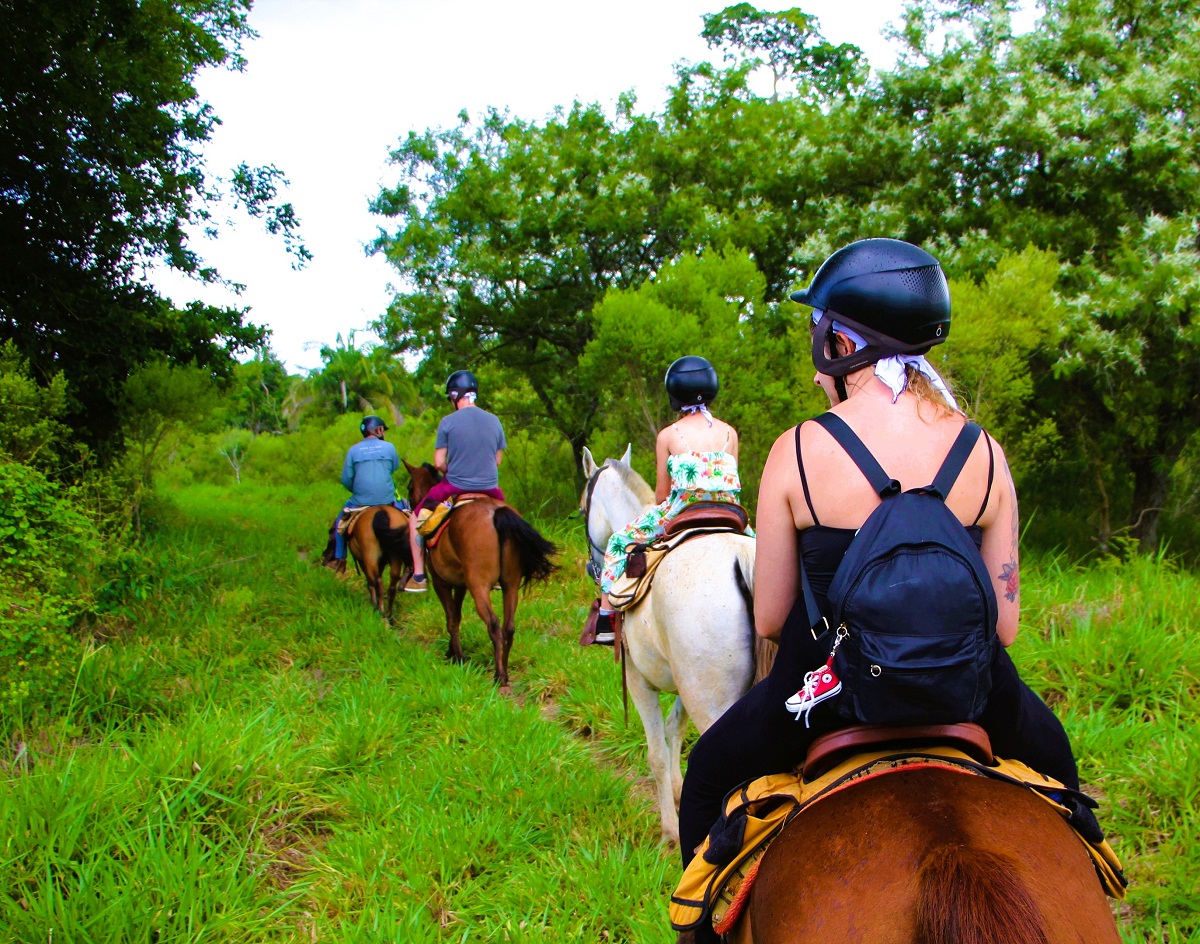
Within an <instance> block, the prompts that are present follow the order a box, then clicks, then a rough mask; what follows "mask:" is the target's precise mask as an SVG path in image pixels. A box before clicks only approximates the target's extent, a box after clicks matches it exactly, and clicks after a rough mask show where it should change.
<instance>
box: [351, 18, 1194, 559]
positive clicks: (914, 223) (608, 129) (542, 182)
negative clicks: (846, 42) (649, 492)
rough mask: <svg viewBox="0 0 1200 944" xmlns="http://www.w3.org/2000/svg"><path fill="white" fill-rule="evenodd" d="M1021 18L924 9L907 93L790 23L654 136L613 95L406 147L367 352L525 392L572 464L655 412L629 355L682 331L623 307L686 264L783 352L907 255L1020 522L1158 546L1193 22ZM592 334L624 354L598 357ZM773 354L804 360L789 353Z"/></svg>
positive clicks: (685, 82) (646, 116)
mask: <svg viewBox="0 0 1200 944" xmlns="http://www.w3.org/2000/svg"><path fill="white" fill-rule="evenodd" d="M1014 8H1015V4H1014V3H1012V2H1010V0H944V2H943V0H918V2H915V3H913V4H910V6H909V8H908V11H907V13H906V16H905V19H904V21H903V23H902V25H901V26H900V27H899V28H898V29H897V30H896V36H895V39H896V41H897V42H898V43H899V44H900V56H899V59H898V63H897V65H896V66H895V67H894V68H891V69H888V70H882V71H878V72H876V73H874V74H872V75H871V76H870V77H868V76H867V75H866V74H865V70H864V68H863V64H862V58H861V54H860V53H859V52H858V50H855V49H853V48H852V47H846V46H834V45H832V44H830V43H828V42H827V41H825V40H824V39H823V37H822V36H821V34H820V32H819V24H818V23H817V22H816V20H815V19H813V18H812V17H811V16H809V15H808V14H806V13H804V12H803V11H802V10H800V9H797V8H793V9H790V10H783V11H778V12H763V11H759V10H757V9H756V8H754V7H752V6H750V5H749V4H738V5H736V6H730V7H727V8H726V9H725V10H723V11H721V12H719V13H716V14H713V15H711V16H709V17H706V18H705V27H704V33H703V35H704V37H705V39H706V40H708V42H709V43H710V45H712V46H713V47H714V48H715V49H717V50H718V51H719V52H720V54H721V59H722V63H721V64H719V65H714V64H712V63H697V64H690V65H684V66H681V67H680V68H679V71H678V80H677V83H676V85H675V87H674V88H673V89H672V90H671V92H670V94H669V96H668V99H667V101H666V102H665V103H664V105H663V107H662V110H661V111H659V112H649V113H645V112H640V111H638V110H637V108H636V102H634V101H633V99H632V97H631V96H626V97H625V98H623V99H622V100H621V103H620V105H619V106H618V108H617V109H616V110H615V111H614V112H613V113H611V114H610V113H608V112H606V111H605V110H604V109H603V108H601V107H600V106H598V105H583V104H580V103H575V104H574V105H572V106H570V107H569V108H563V109H561V110H559V111H558V112H557V113H555V114H554V115H552V116H550V117H549V118H548V119H546V120H545V121H544V122H540V123H539V122H531V121H527V120H523V119H518V118H513V117H510V116H509V115H507V114H505V113H501V112H497V111H492V112H490V113H489V114H488V115H486V116H485V117H484V119H483V120H482V122H480V123H478V124H475V123H473V122H472V121H471V120H470V119H469V118H468V117H467V116H465V115H464V116H461V118H460V123H459V124H458V125H457V126H454V127H451V128H449V129H442V130H433V131H427V132H424V133H412V134H410V135H409V136H408V137H407V139H406V140H404V141H403V142H402V143H401V144H400V146H399V147H398V148H397V150H396V151H395V152H394V153H393V160H394V163H395V165H396V167H397V171H398V181H397V183H396V185H395V186H394V187H389V188H386V189H385V190H383V191H382V192H381V193H380V195H379V196H378V198H377V199H376V201H375V209H376V211H377V212H378V213H379V214H381V216H382V217H383V218H384V219H385V220H386V221H387V223H388V224H389V225H393V226H394V227H395V228H394V229H392V230H390V231H389V230H384V231H382V232H381V234H380V237H379V239H378V240H377V241H376V243H375V248H376V250H377V251H380V252H383V253H386V255H387V257H388V258H389V260H390V261H391V262H392V263H393V264H394V265H395V266H396V267H397V269H398V270H399V272H400V273H401V275H402V276H403V280H404V284H405V286H406V288H405V290H404V291H402V292H401V293H400V294H399V295H397V297H396V299H395V302H394V303H393V305H392V307H391V309H390V311H389V312H388V314H387V316H386V317H385V318H384V319H382V320H381V323H380V328H381V330H382V331H383V333H384V334H385V336H386V337H388V338H389V339H390V341H391V343H392V345H393V346H394V348H395V349H397V350H408V351H414V352H418V353H420V354H422V355H424V356H427V357H428V358H430V360H431V362H433V361H436V362H437V363H438V364H439V365H444V364H446V363H448V362H454V363H456V364H458V363H461V364H463V365H471V366H475V365H480V364H488V363H495V364H496V365H497V367H498V368H499V367H501V366H502V368H503V370H505V371H516V372H517V373H518V374H519V375H520V376H521V377H522V378H523V380H524V381H525V382H528V384H529V385H530V387H531V389H532V390H533V391H534V393H535V394H536V396H537V397H538V398H539V400H540V401H541V404H542V406H543V408H544V410H545V412H546V414H547V415H549V416H550V417H551V419H552V421H553V423H554V425H555V426H556V428H557V429H558V430H559V431H560V432H561V433H562V435H563V436H564V438H566V439H567V440H568V441H569V442H570V443H571V444H572V446H573V448H574V449H575V452H576V453H578V451H579V450H580V449H581V447H582V445H583V443H584V442H585V441H587V439H588V437H589V436H592V435H593V434H595V433H596V432H597V431H598V430H600V429H602V428H608V427H612V428H615V427H616V426H620V425H621V424H623V423H624V424H626V425H627V426H628V424H629V423H633V424H634V426H635V427H636V426H637V425H638V424H644V423H646V422H651V421H656V420H657V419H658V417H657V414H656V413H655V410H654V409H652V408H649V407H648V406H645V405H643V407H640V408H642V409H643V413H644V415H639V414H637V412H636V409H634V405H633V404H631V402H630V399H629V396H630V394H629V391H631V390H633V391H636V390H640V389H643V388H644V389H645V390H646V391H647V394H646V396H647V398H649V399H647V400H646V403H647V404H648V403H649V402H650V399H652V396H653V395H652V393H651V392H650V391H653V390H655V389H656V385H657V384H658V372H659V371H660V370H661V368H662V366H665V365H662V364H660V363H659V361H661V360H662V359H663V358H664V357H666V354H667V353H668V352H667V351H666V350H665V349H664V350H663V351H661V352H658V353H656V355H655V356H654V357H653V358H648V357H643V355H642V353H639V352H643V350H644V349H647V350H648V348H647V347H646V346H647V345H650V346H654V345H659V344H660V342H663V341H664V339H668V338H673V337H676V338H677V340H678V343H679V344H683V343H684V340H683V338H682V335H686V334H687V331H684V330H683V326H684V324H685V323H687V322H686V318H684V317H683V316H682V315H681V314H680V309H678V308H673V307H671V306H664V305H663V304H662V303H661V300H660V299H659V298H658V297H657V296H656V295H655V294H654V293H650V294H646V295H643V294H641V292H640V288H639V287H640V286H643V285H647V284H654V283H656V282H657V281H658V280H665V279H667V278H668V276H667V273H668V272H671V271H674V270H673V269H672V266H673V264H674V263H676V261H677V260H680V259H681V258H682V257H684V255H685V254H694V255H698V256H699V258H702V259H705V258H708V256H709V255H710V254H712V253H714V252H718V251H719V252H722V253H724V252H726V247H728V248H729V249H731V250H742V251H744V252H745V253H746V254H747V258H749V259H750V260H752V261H753V264H754V266H756V267H757V269H758V271H759V272H760V273H761V276H762V278H763V286H762V292H763V294H762V300H761V302H760V303H759V304H760V305H761V306H762V308H763V311H764V315H763V318H764V321H763V325H762V327H761V328H760V329H758V331H756V332H753V334H754V336H755V337H756V338H757V337H758V336H759V333H760V332H761V334H762V336H763V337H765V338H775V339H780V338H785V337H786V335H787V328H786V320H787V319H786V316H785V314H784V313H786V312H788V311H790V310H794V309H791V308H790V306H789V303H787V302H785V301H783V299H784V297H785V293H786V291H787V290H789V289H790V288H792V287H794V286H795V284H796V283H798V282H801V281H803V280H804V279H805V278H806V277H807V276H808V275H810V274H811V272H812V271H813V269H814V268H815V266H816V265H817V264H819V262H820V261H821V260H822V259H823V258H824V257H825V256H827V255H828V254H829V253H830V252H832V251H833V250H834V249H836V248H837V247H838V246H840V245H843V244H845V243H847V242H849V241H851V240H853V239H857V238H862V237H866V236H894V237H898V238H902V239H907V240H909V241H911V242H914V243H917V244H920V245H923V246H925V247H926V248H928V249H930V250H931V251H933V252H934V253H935V254H936V255H938V256H939V258H940V259H941V260H942V262H943V265H944V266H945V267H946V269H947V271H948V273H949V274H950V275H951V277H952V279H953V281H954V283H955V285H956V305H958V306H960V308H961V314H962V318H963V320H962V321H961V324H962V326H963V327H962V329H961V330H960V329H959V328H958V327H957V326H956V328H955V330H954V332H953V333H952V337H951V344H950V345H949V347H948V351H949V353H948V354H947V357H948V358H950V360H949V361H948V362H947V363H953V364H954V366H955V367H956V368H961V372H962V375H963V376H964V378H965V379H966V382H967V383H968V384H969V385H970V386H969V390H968V393H969V394H970V395H969V396H968V402H971V403H973V404H975V405H977V409H978V410H979V412H980V414H981V415H983V416H985V417H988V418H989V421H990V422H992V423H993V425H996V424H999V426H1000V427H1001V428H1005V429H1007V431H1008V435H1009V439H1010V440H1011V441H1012V445H1013V446H1014V455H1017V456H1020V455H1024V456H1026V457H1028V459H1029V461H1030V462H1035V461H1036V462H1037V463H1038V464H1039V465H1040V466H1042V468H1041V470H1040V471H1039V473H1038V475H1037V476H1034V475H1032V474H1029V477H1028V481H1029V482H1030V483H1036V482H1041V483H1043V484H1042V485H1041V486H1040V487H1041V488H1042V491H1041V492H1040V493H1039V495H1040V498H1041V499H1044V500H1045V501H1047V502H1050V503H1053V502H1055V501H1058V502H1063V501H1067V500H1068V499H1066V498H1064V497H1063V496H1064V494H1065V492H1064V490H1063V488H1062V487H1061V483H1062V482H1065V481H1070V482H1072V483H1074V485H1075V488H1074V489H1073V492H1072V495H1071V496H1070V499H1069V500H1070V501H1073V502H1075V503H1076V505H1077V506H1078V505H1080V504H1082V505H1086V506H1087V507H1088V509H1089V512H1090V514H1091V515H1092V524H1093V527H1094V531H1095V535H1096V536H1097V537H1098V539H1099V540H1100V541H1101V543H1106V542H1107V541H1108V538H1109V536H1110V535H1112V534H1115V533H1117V532H1120V531H1122V530H1126V531H1127V532H1128V533H1130V534H1131V535H1132V536H1134V537H1136V538H1139V539H1140V540H1141V541H1142V542H1143V544H1144V545H1145V546H1147V547H1151V546H1154V545H1155V543H1156V542H1157V537H1158V518H1159V514H1160V512H1161V510H1162V509H1163V508H1164V507H1166V506H1167V505H1168V504H1169V502H1168V498H1169V491H1170V487H1171V480H1172V476H1174V475H1176V473H1177V468H1176V467H1177V463H1178V462H1179V461H1180V459H1181V457H1183V456H1185V455H1190V454H1192V453H1194V449H1193V450H1192V452H1189V444H1190V443H1191V441H1192V439H1193V436H1194V431H1195V429H1196V428H1197V425H1198V423H1197V420H1200V415H1198V414H1197V410H1198V406H1200V376H1197V375H1196V372H1195V370H1194V366H1193V365H1194V364H1196V363H1197V362H1198V361H1200V358H1198V357H1197V354H1200V351H1197V349H1196V347H1195V344H1196V339H1195V337H1194V332H1193V329H1192V311H1193V308H1194V304H1195V287H1194V286H1195V275H1194V273H1195V265H1194V258H1195V254H1196V253H1197V251H1200V239H1198V230H1197V219H1198V215H1200V187H1198V185H1197V184H1198V181H1200V175H1198V169H1200V168H1198V161H1197V143H1196V142H1197V140H1198V138H1197V135H1196V133H1195V128H1196V118H1197V96H1198V95H1200V91H1198V86H1197V84H1196V82H1195V80H1194V77H1195V75H1196V74H1198V73H1200V41H1197V39H1196V38H1195V37H1196V36H1197V35H1200V33H1198V30H1197V27H1198V26H1200V11H1198V10H1197V9H1196V8H1195V5H1194V4H1190V3H1186V2H1182V0H1172V2H1167V3H1162V2H1153V3H1152V2H1149V0H1100V2H1097V3H1093V4H1080V3H1077V2H1074V0H1045V3H1044V4H1043V7H1042V10H1041V14H1042V15H1041V19H1040V21H1039V23H1038V26H1037V28H1036V29H1034V30H1032V31H1031V32H1029V33H1025V34H1022V35H1015V34H1014V33H1013V30H1012V28H1011V18H1012V12H1013V10H1014ZM760 67H769V68H770V70H771V74H772V77H773V86H774V87H773V90H772V92H771V94H769V95H766V96H762V95H758V94H755V92H754V91H753V90H752V85H751V81H750V77H751V76H752V74H753V73H754V71H755V70H756V69H758V68H760ZM681 271H682V270H681ZM679 277H681V272H676V273H675V274H674V275H673V276H672V278H679ZM1021 280H1023V281H1021ZM664 290H665V289H664ZM778 306H782V307H778ZM635 311H636V312H637V314H636V316H634V315H628V313H631V312H635ZM621 312H626V313H627V315H628V317H626V315H621V314H620V313H621ZM622 318H625V321H622ZM631 319H632V320H631ZM626 322H628V324H629V325H631V327H629V328H622V329H621V331H620V332H617V334H612V332H614V331H616V330H617V329H616V325H617V324H619V323H626ZM602 332H603V333H604V336H609V335H610V334H611V336H612V337H613V338H614V339H616V338H617V336H618V334H619V335H620V340H619V342H618V341H616V340H614V341H613V342H612V343H619V344H620V349H619V350H612V351H608V352H606V353H604V355H603V356H601V355H600V354H598V353H596V352H595V348H594V347H590V345H593V344H594V343H595V342H596V340H597V339H598V338H600V337H601V336H602ZM693 333H694V332H693ZM718 334H719V332H718ZM715 337H716V335H714V338H715ZM960 337H961V338H962V343H961V344H960V345H959V346H958V347H957V348H956V343H957V342H956V338H960ZM704 340H706V339H703V338H700V337H695V338H693V337H692V335H688V340H687V343H689V344H693V345H695V344H702V343H703V341H704ZM707 340H712V339H707ZM989 345H991V347H990V348H989V347H988V346H989ZM711 349H712V350H713V351H714V353H715V356H714V357H713V360H714V361H715V362H717V364H718V368H719V369H720V368H721V367H722V366H723V365H724V364H728V365H729V366H730V368H731V369H732V367H733V365H734V364H735V363H736V362H737V351H738V348H737V347H733V348H730V347H728V346H727V345H725V344H713V345H711ZM690 352H691V351H685V350H683V349H682V348H680V349H677V350H673V351H671V352H670V353H673V354H675V355H676V356H678V355H679V354H683V353H690ZM1016 352H1021V353H1022V356H1023V357H1024V362H1023V363H1018V361H1017V360H1014V356H1013V355H1015V353H1016ZM790 356H791V359H792V360H800V361H806V360H807V357H806V352H805V351H804V350H803V345H800V346H799V348H796V349H793V350H792V351H791V355H790ZM622 357H625V358H626V360H625V361H621V362H620V363H618V361H620V359H621V358H622ZM605 358H607V359H608V361H609V364H610V368H609V369H607V370H605V371H600V372H597V371H594V370H591V369H584V368H588V365H589V364H590V363H593V362H596V361H597V359H599V360H601V361H603V360H604V359H605ZM785 360H786V358H784V359H783V360H781V361H780V363H783V362H784V361H785ZM651 361H653V362H654V364H653V368H651V364H650V362H651ZM668 362H669V360H668ZM636 365H642V366H641V367H636ZM635 368H636V370H640V371H641V373H640V374H638V376H637V378H636V379H635V378H633V377H632V376H629V375H630V371H634V370H635ZM776 372H777V373H778V372H779V369H778V368H777V369H776ZM785 373H786V371H785ZM617 376H622V377H627V378H628V382H627V384H626V385H625V386H624V387H623V388H621V389H617V388H615V387H614V386H613V385H612V384H610V383H607V381H609V380H611V379H612V378H614V377H617ZM776 395H779V396H786V395H787V394H786V393H784V392H779V393H777V394H776ZM647 409H648V410H649V412H648V413H646V412H645V410H647ZM631 410H633V414H632V415H630V413H629V411H631ZM1001 410H1015V411H1018V415H1019V416H1020V417H1021V419H1022V420H1023V421H1024V424H1025V425H1024V426H1021V425H1020V424H1019V423H1017V422H1015V421H1014V419H1013V417H1012V416H1006V415H1004V414H1003V413H1002V412H1000V411H1001ZM618 414H622V418H618ZM766 415H770V416H774V415H776V411H775V409H774V407H771V408H769V409H768V410H767V411H766ZM801 418H803V417H802V416H793V417H792V418H791V419H792V420H793V421H794V420H796V419H801ZM629 432H630V433H632V429H630V430H629ZM778 432H779V430H770V431H760V430H756V431H755V435H769V436H771V437H773V436H774V435H775V434H776V433H778ZM745 438H746V437H745V436H744V440H745ZM1055 470H1057V471H1055ZM1051 482H1055V483H1057V484H1056V485H1055V486H1054V487H1051V485H1050V483H1051ZM1080 483H1087V484H1086V485H1085V486H1083V487H1081V486H1080ZM1031 487H1032V485H1031Z"/></svg>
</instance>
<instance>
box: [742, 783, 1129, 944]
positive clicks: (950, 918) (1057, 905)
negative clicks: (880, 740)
mask: <svg viewBox="0 0 1200 944" xmlns="http://www.w3.org/2000/svg"><path fill="white" fill-rule="evenodd" d="M728 939H729V940H733V941H737V942H739V944H745V942H748V941H753V942H754V944H800V942H805V944H808V942H811V941H838V942H848V941H863V942H871V944H1001V942H1003V944H1034V942H1036V944H1059V942H1062V944H1066V942H1068V941H1069V942H1071V944H1102V942H1103V944H1120V940H1121V937H1120V935H1119V933H1118V932H1117V926H1116V922H1115V921H1114V920H1113V917H1112V913H1111V912H1110V911H1109V908H1108V904H1107V902H1106V900H1105V897H1104V892H1103V890H1102V889H1101V886H1100V883H1099V882H1098V881H1097V878H1096V871H1095V869H1094V868H1093V866H1092V863H1091V860H1090V859H1089V857H1088V854H1087V853H1086V852H1085V851H1084V847H1083V843H1082V842H1081V841H1080V840H1079V838H1078V837H1077V836H1075V834H1074V833H1073V831H1072V830H1071V828H1070V827H1069V826H1067V824H1066V823H1065V822H1064V821H1063V819H1062V818H1061V817H1060V816H1059V815H1058V814H1057V813H1056V812H1055V811H1054V810H1053V809H1052V808H1051V807H1050V806H1049V805H1047V804H1046V803H1045V802H1044V801H1042V800H1040V799H1038V798H1037V797H1035V796H1033V795H1032V794H1031V793H1029V792H1028V791H1027V790H1024V789H1022V788H1021V787H1017V786H1014V785H1013V784H1009V783H1004V782H1003V781H998V780H991V779H988V778H984V777H975V776H969V775H964V774H961V773H955V772H953V771H948V770H939V769H914V770H911V771H904V770H901V771H896V772H894V773H889V774H887V775H885V776H880V777H875V778H873V779H870V780H866V781H864V782H863V783H860V784H858V785H855V786H853V787H850V788H848V789H845V790H842V791H840V792H837V793H834V794H832V795H830V796H828V797H826V798H824V799H822V800H821V801H820V802H818V803H816V804H814V805H813V806H812V807H811V808H810V809H809V810H807V811H805V812H803V813H801V814H800V815H799V816H797V817H796V818H795V819H793V820H792V821H791V822H790V823H789V824H788V825H787V827H785V829H784V831H783V832H782V833H781V834H780V835H779V837H778V838H777V839H776V840H775V841H774V843H773V844H772V845H771V847H770V849H769V850H768V851H767V853H766V855H764V856H763V859H762V862H761V863H760V865H759V869H758V878H757V880H756V882H755V884H754V887H753V889H752V891H751V892H750V899H749V901H748V902H747V905H746V912H745V914H744V915H743V917H742V920H741V921H740V922H739V924H738V926H737V927H735V928H734V930H733V933H731V934H730V935H729V938H728Z"/></svg>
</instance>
